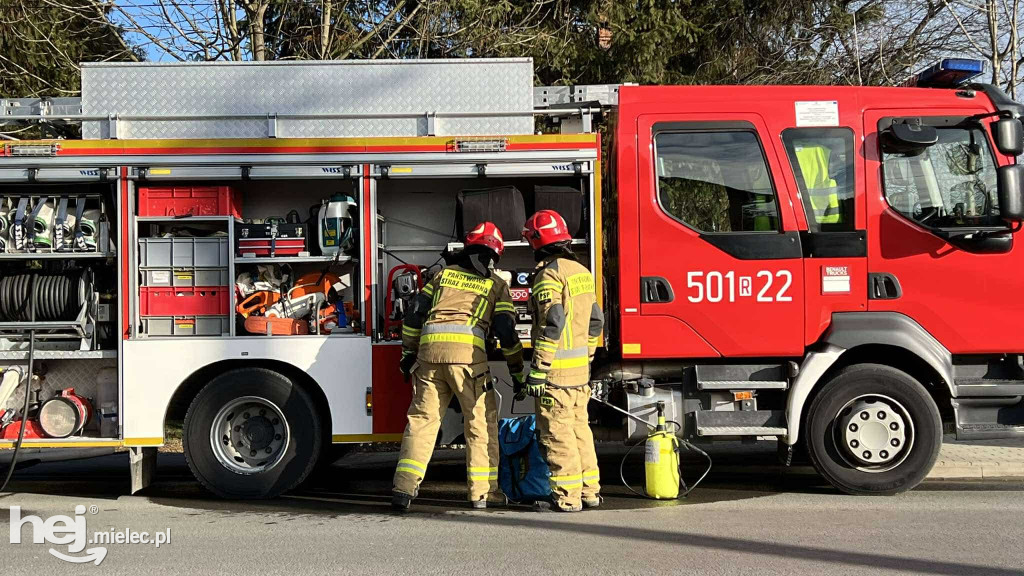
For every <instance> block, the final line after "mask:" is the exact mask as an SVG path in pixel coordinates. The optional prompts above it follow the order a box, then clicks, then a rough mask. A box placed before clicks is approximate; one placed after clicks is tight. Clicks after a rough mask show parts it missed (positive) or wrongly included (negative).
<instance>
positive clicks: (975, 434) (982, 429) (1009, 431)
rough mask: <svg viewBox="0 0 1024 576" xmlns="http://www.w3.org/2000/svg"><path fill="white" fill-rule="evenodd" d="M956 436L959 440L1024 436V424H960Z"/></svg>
mask: <svg viewBox="0 0 1024 576" xmlns="http://www.w3.org/2000/svg"><path fill="white" fill-rule="evenodd" d="M956 438H957V440H998V439H1002V438H1024V426H1014V425H1010V424H994V423H982V424H960V425H958V426H957V431H956Z"/></svg>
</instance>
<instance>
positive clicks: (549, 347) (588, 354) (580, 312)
mask: <svg viewBox="0 0 1024 576" xmlns="http://www.w3.org/2000/svg"><path fill="white" fill-rule="evenodd" d="M530 311H531V313H532V314H533V331H532V333H531V340H532V343H533V362H532V365H531V368H530V376H532V377H534V378H546V379H547V381H548V383H549V384H551V385H553V386H556V387H560V388H575V387H578V386H583V385H585V384H587V383H588V382H589V381H590V361H591V360H593V358H594V351H595V350H596V349H597V343H598V340H599V338H600V336H601V333H602V332H603V331H604V314H603V313H602V312H601V307H600V306H598V304H597V293H596V292H595V290H594V276H593V275H592V274H591V273H590V270H587V268H586V267H585V266H583V265H582V264H580V263H579V262H576V261H575V260H572V259H571V258H566V257H564V256H552V257H550V258H546V259H544V260H542V261H541V262H540V263H539V264H538V265H537V271H536V273H535V274H534V280H533V291H532V294H531V295H530Z"/></svg>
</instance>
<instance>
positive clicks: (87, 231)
mask: <svg viewBox="0 0 1024 576" xmlns="http://www.w3.org/2000/svg"><path fill="white" fill-rule="evenodd" d="M99 221H100V211H99V210H98V209H96V208H91V209H89V210H86V211H85V212H83V213H82V222H81V223H80V224H79V229H80V230H81V231H82V236H84V240H85V244H86V246H88V247H89V248H91V249H95V248H96V244H97V243H98V242H99V239H98V238H97V237H96V236H97V234H98V232H99Z"/></svg>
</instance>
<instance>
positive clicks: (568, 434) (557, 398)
mask: <svg viewBox="0 0 1024 576" xmlns="http://www.w3.org/2000/svg"><path fill="white" fill-rule="evenodd" d="M589 402H590V386H580V387H578V388H556V387H554V386H550V385H549V386H548V387H547V390H546V391H545V392H544V395H543V396H541V397H540V398H538V399H537V424H538V427H539V429H540V445H541V449H542V450H543V452H544V458H545V459H546V460H547V462H548V466H549V467H550V468H551V493H552V495H553V496H554V499H555V501H556V502H557V504H558V506H559V507H561V508H577V509H578V508H579V507H580V506H581V505H582V499H583V498H586V499H591V498H595V497H597V495H598V493H599V492H600V491H601V475H600V472H599V470H598V467H597V452H596V451H595V450H594V434H593V432H591V430H590V422H589V418H588V416H587V404H588V403H589Z"/></svg>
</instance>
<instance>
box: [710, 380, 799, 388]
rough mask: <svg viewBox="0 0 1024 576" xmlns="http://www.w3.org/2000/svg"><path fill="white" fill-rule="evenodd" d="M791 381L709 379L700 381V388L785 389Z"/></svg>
mask: <svg viewBox="0 0 1024 576" xmlns="http://www.w3.org/2000/svg"><path fill="white" fill-rule="evenodd" d="M787 388H789V382H786V381H785V380H781V381H776V380H709V381H705V382H701V381H698V382H697V389H698V390H785V389H787Z"/></svg>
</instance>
